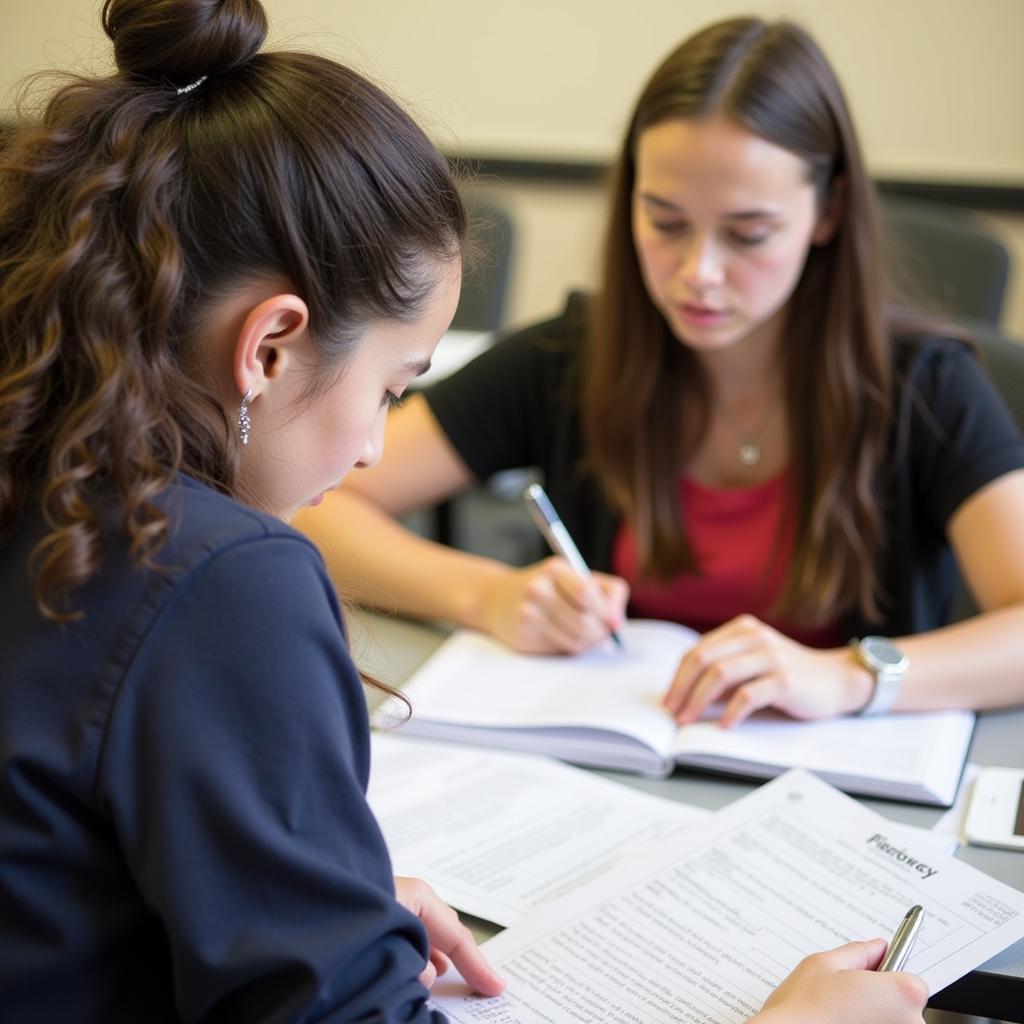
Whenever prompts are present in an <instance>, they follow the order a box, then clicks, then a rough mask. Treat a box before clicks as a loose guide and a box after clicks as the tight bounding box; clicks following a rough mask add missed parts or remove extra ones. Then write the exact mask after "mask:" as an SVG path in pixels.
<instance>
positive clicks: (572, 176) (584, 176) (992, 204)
mask: <svg viewBox="0 0 1024 1024" xmlns="http://www.w3.org/2000/svg"><path fill="white" fill-rule="evenodd" d="M451 159H452V160H453V162H454V163H455V164H456V166H457V167H458V169H460V170H462V171H464V172H467V173H468V174H469V176H470V177H471V178H472V177H480V178H488V179H492V178H498V179H503V180H505V181H509V182H525V181H529V182H535V183H546V184H552V185H598V184H600V183H601V182H602V181H603V180H604V177H605V174H606V173H607V171H608V165H607V164H605V163H601V162H598V161H590V160H541V159H520V158H518V157H501V156H487V155H486V154H481V153H469V154H461V155H459V156H458V157H452V158H451ZM876 184H877V185H878V188H879V189H880V191H881V192H883V193H884V194H886V195H894V196H905V197H908V198H913V199H929V200H932V201H933V202H937V203H948V204H950V205H952V206H965V207H970V208H972V209H978V210H998V211H1003V212H1005V211H1015V212H1020V211H1024V184H1021V185H988V184H984V183H980V182H971V181H949V182H938V181H921V180H915V179H910V178H907V179H903V178H900V179H895V178H879V179H877V181H876Z"/></svg>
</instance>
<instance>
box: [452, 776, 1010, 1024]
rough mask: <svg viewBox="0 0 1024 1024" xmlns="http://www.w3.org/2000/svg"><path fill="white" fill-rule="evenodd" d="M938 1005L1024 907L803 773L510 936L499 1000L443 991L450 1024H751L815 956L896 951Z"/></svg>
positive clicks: (998, 946) (493, 955) (494, 945)
mask: <svg viewBox="0 0 1024 1024" xmlns="http://www.w3.org/2000/svg"><path fill="white" fill-rule="evenodd" d="M918 903H919V904H921V905H922V906H923V907H924V910H925V916H924V923H923V925H922V928H921V931H920V933H919V935H918V937H917V942H916V944H915V946H914V949H913V952H912V953H911V956H910V959H909V962H908V963H907V965H906V967H905V970H908V971H911V972H913V973H915V974H919V975H921V976H922V977H923V978H924V980H925V981H926V982H927V984H928V986H929V988H930V990H931V991H932V992H933V993H934V992H937V991H938V990H940V989H942V988H944V987H945V986H946V985H949V984H950V983H952V982H953V981H955V980H956V979H957V978H959V977H961V976H962V975H964V974H966V973H967V972H968V971H970V970H972V969H973V968H975V967H977V966H978V965H979V964H982V963H984V962H985V961H986V960H988V959H989V958H991V957H992V956H994V955H995V954H996V953H998V952H1000V951H1001V950H1003V949H1005V948H1006V947H1008V946H1010V945H1011V944H1012V943H1014V942H1016V941H1018V940H1019V939H1021V938H1022V937H1024V893H1021V892H1018V891H1017V890H1015V889H1011V888H1010V887H1009V886H1006V885H1004V884H1002V883H1001V882H998V881H996V880H994V879H992V878H989V877H988V876H987V875H984V874H982V873H981V872H979V871H977V870H976V869H974V868H972V867H970V866H969V865H967V864H964V863H962V862H960V861H958V860H954V859H953V858H952V857H950V856H948V855H946V854H944V853H942V852H940V851H938V850H936V848H935V846H934V844H930V843H926V842H924V841H920V842H919V841H918V840H917V839H916V838H915V837H913V836H912V835H907V834H905V833H902V832H898V831H897V830H896V829H895V828H894V827H893V826H892V825H891V823H890V822H888V821H887V820H886V819H884V818H882V817H881V816H880V815H878V814H876V813H874V812H873V811H871V810H869V809H868V808H866V807H864V806H862V805H861V804H859V803H857V802H856V801H854V800H852V799H850V798H849V797H846V796H844V795H843V794H842V793H840V792H839V791H838V790H835V789H833V788H832V787H831V786H829V785H828V784H827V783H825V782H822V781H821V780H820V779H818V778H816V777H814V776H812V775H810V774H808V773H806V772H803V771H799V770H794V771H790V772H787V773H786V774H784V775H782V776H780V777H779V778H777V779H775V780H774V781H772V782H770V783H767V784H766V785H764V786H762V787H761V788H760V789H757V790H755V791H754V792H752V793H750V794H749V795H747V796H745V797H742V798H740V799H739V800H737V801H735V802H734V803H732V804H730V805H728V806H727V807H725V808H723V809H722V810H720V811H718V812H717V813H716V814H715V815H713V816H712V817H711V818H709V819H706V820H705V821H703V822H697V823H695V824H693V825H691V826H690V827H689V828H688V829H685V830H683V831H681V832H680V833H679V834H678V835H677V836H675V837H673V839H672V840H671V842H666V843H662V844H660V845H659V846H658V847H656V848H654V849H651V850H650V851H649V852H648V854H647V855H646V856H644V857H643V858H636V859H632V860H630V861H629V862H627V863H624V864H622V865H621V866H620V867H619V868H617V869H616V870H615V871H613V872H609V873H607V874H605V875H604V876H602V877H600V878H597V879H595V880H594V881H593V882H592V883H590V884H588V885H586V886H583V887H580V888H578V889H576V890H575V892H573V893H572V894H571V895H569V896H567V897H565V898H564V899H562V900H559V901H557V902H553V903H550V904H548V905H547V906H546V907H544V908H543V909H541V910H539V911H537V912H536V913H534V914H531V915H530V917H529V918H527V919H525V920H523V921H522V922H520V923H519V924H516V925H513V926H512V927H511V928H508V929H507V930H506V931H504V932H502V933H501V934H500V935H498V936H496V937H495V938H494V939H492V940H491V941H490V942H488V943H486V945H485V947H484V948H485V950H486V952H487V955H488V958H489V959H490V961H491V963H492V964H493V965H494V966H495V968H496V969H497V970H498V971H499V972H500V973H501V974H502V975H503V976H504V977H505V978H506V979H507V981H508V988H507V990H506V992H505V993H504V994H503V995H501V996H498V997H497V998H494V999H483V998H481V997H478V996H473V995H471V994H469V993H468V992H467V990H466V988H465V985H464V984H463V983H462V981H461V979H460V978H458V976H457V975H454V974H453V975H452V976H451V977H449V976H445V977H444V978H442V979H441V980H440V981H439V982H438V983H437V985H436V986H435V988H434V1003H435V1005H436V1006H437V1007H438V1008H440V1009H442V1010H444V1011H445V1012H446V1013H447V1014H448V1015H449V1018H450V1020H451V1021H453V1022H454V1024H471V1022H472V1024H475V1022H481V1021H486V1022H488V1024H550V1022H551V1021H564V1020H577V1019H579V1020H587V1021H589V1022H593V1024H601V1022H607V1024H621V1022H630V1024H677V1022H679V1021H689V1022H697V1024H713V1022H714V1024H741V1022H743V1021H746V1020H747V1019H748V1018H749V1017H750V1016H751V1015H752V1014H753V1013H755V1012H756V1011H757V1010H758V1009H759V1008H760V1006H761V1005H762V1003H763V1002H764V1000H765V999H766V998H767V997H768V995H769V994H770V993H771V991H772V990H773V989H774V987H775V986H776V985H777V984H778V983H779V982H780V981H781V980H782V979H783V978H784V977H785V976H786V975H787V974H788V973H789V972H790V971H791V970H792V969H793V967H795V966H796V964H797V963H798V962H799V961H800V960H801V959H802V958H803V957H804V956H806V955H807V954H809V953H812V952H815V951H818V950H822V949H828V948H832V947H834V946H837V945H840V944H842V943H844V942H847V941H849V940H851V939H868V938H875V937H878V936H881V937H884V938H886V939H888V938H889V937H890V936H891V935H892V934H893V931H894V929H895V927H896V925H897V924H898V923H899V921H900V920H901V919H902V918H903V916H904V914H905V913H906V912H907V910H908V908H910V907H911V906H913V905H914V904H918Z"/></svg>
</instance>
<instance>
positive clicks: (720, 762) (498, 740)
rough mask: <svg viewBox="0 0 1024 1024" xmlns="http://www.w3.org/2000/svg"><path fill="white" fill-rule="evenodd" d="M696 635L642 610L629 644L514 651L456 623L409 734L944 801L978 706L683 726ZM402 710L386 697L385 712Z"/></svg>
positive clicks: (420, 681) (415, 693)
mask: <svg viewBox="0 0 1024 1024" xmlns="http://www.w3.org/2000/svg"><path fill="white" fill-rule="evenodd" d="M696 637H697V635H696V634H695V633H694V632H693V631H692V630H689V629H686V628H685V627H683V626H679V625H676V624H674V623H670V622H648V621H632V622H628V623H626V626H625V628H624V630H623V640H624V642H625V643H624V649H623V650H621V651H620V650H618V649H615V648H613V647H612V645H611V644H608V645H606V646H605V647H603V648H599V649H595V650H591V651H588V652H587V653H585V654H581V655H577V656H575V657H541V656H536V655H525V654H517V653H515V652H513V651H511V650H510V649H509V648H507V647H505V646H504V645H503V644H501V643H500V642H498V641H497V640H493V639H491V638H489V637H486V636H483V635H481V634H477V633H471V632H466V631H460V632H456V633H453V634H452V636H451V637H449V638H448V639H447V640H446V641H445V642H444V643H443V644H442V645H441V646H440V647H439V648H438V649H437V651H435V652H434V654H433V655H432V656H431V657H430V658H429V659H428V660H427V661H426V662H425V663H424V664H423V666H422V667H421V668H420V669H419V670H418V671H417V672H416V673H415V674H414V675H413V677H412V678H411V679H410V681H409V683H408V684H407V686H406V687H405V693H406V695H407V696H408V697H409V699H410V700H411V702H412V707H413V713H412V718H411V719H410V720H409V721H408V722H407V723H405V725H403V726H402V731H403V732H404V733H405V734H406V735H415V736H423V737H426V738H430V739H442V740H459V741H462V742H467V743H476V744H478V745H484V746H488V747H496V748H504V749H507V750H521V751H527V752H531V753H536V754H550V755H552V756H554V757H559V758H561V759H563V760H565V761H571V762H573V763H575V764H583V765H589V766H593V767H599V768H613V769H619V770H622V771H633V772H641V773H643V774H647V775H654V776H664V775H667V774H669V773H670V772H671V771H672V770H673V768H674V767H675V765H676V764H680V765H687V766H690V767H694V768H704V769H709V770H712V771H720V772H727V773H730V774H736V775H746V776H753V777H756V778H773V777H774V776H776V775H778V774H779V773H780V772H782V771H784V770H785V769H787V768H793V767H797V768H805V769H807V770H808V771H812V772H814V773H815V774H817V775H819V776H821V777H822V778H824V779H826V780H827V781H829V782H831V783H832V784H833V785H835V786H837V787H838V788H840V789H842V790H845V791H846V792H848V793H857V794H861V795H864V796H880V797H887V798H890V799H895V800H906V801H910V802H914V803H924V804H936V805H939V806H945V807H948V806H949V805H950V804H951V803H952V802H953V798H954V797H955V795H956V790H957V784H958V782H959V780H960V775H961V772H962V770H963V765H964V761H965V759H966V756H967V748H968V745H969V744H970V739H971V733H972V731H973V728H974V715H973V713H972V712H969V711H937V712H917V713H913V714H894V715H887V716H881V717H878V718H839V719H830V720H826V721H821V722H797V721H794V720H792V719H790V718H787V717H785V716H783V715H780V714H777V713H774V712H768V713H762V714H758V715H756V716H754V717H753V718H751V719H750V720H748V721H746V722H744V723H742V724H741V725H739V726H736V727H735V728H733V729H722V728H720V727H719V726H718V725H717V723H716V722H715V721H707V722H697V723H695V724H693V725H688V726H684V727H682V728H679V727H678V726H676V724H675V722H674V721H672V719H671V718H670V717H669V716H668V715H667V714H665V712H664V711H663V710H662V709H661V707H660V700H661V697H662V695H663V694H664V692H665V690H666V689H667V687H668V684H669V682H670V681H671V679H672V676H673V673H674V671H675V669H676V666H677V665H678V663H679V659H680V657H681V656H682V654H683V652H684V651H685V650H687V648H689V647H690V646H691V645H692V644H693V643H694V642H695V640H696ZM394 723H395V716H394V715H393V714H392V713H391V712H390V710H389V708H388V706H387V705H385V707H384V708H382V709H381V711H379V712H378V714H377V716H376V724H378V725H380V726H383V727H388V726H392V725H394Z"/></svg>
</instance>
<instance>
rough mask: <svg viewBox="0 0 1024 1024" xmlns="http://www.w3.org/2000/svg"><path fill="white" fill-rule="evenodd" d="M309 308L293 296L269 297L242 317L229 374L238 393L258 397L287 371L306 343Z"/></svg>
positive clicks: (284, 294) (285, 294)
mask: <svg viewBox="0 0 1024 1024" xmlns="http://www.w3.org/2000/svg"><path fill="white" fill-rule="evenodd" d="M308 324H309V307H308V306H307V305H306V303H305V302H304V301H303V300H302V299H300V298H299V297H298V296H297V295H291V294H287V293H283V294H281V295H272V296H271V297H270V298H269V299H264V300H263V301H262V302H260V303H259V305H257V306H254V307H253V308H252V309H251V310H250V311H249V313H248V315H247V316H246V317H245V320H244V321H243V323H242V326H241V328H240V330H239V332H238V338H237V339H236V341H235V347H234V358H233V365H232V369H233V373H234V378H235V385H236V386H237V388H238V393H239V394H240V395H244V394H245V393H246V392H247V391H249V389H250V388H251V389H252V394H253V397H254V398H255V397H256V396H257V395H260V394H262V393H263V392H264V391H265V390H266V388H267V387H268V386H269V385H270V383H271V382H272V381H274V380H275V379H277V378H279V377H280V376H281V375H282V374H283V373H284V371H285V370H287V369H288V367H289V365H290V364H291V362H292V361H293V360H294V359H295V357H296V349H297V347H298V344H299V343H300V342H302V341H304V340H306V327H307V326H308Z"/></svg>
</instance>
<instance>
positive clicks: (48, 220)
mask: <svg viewBox="0 0 1024 1024" xmlns="http://www.w3.org/2000/svg"><path fill="white" fill-rule="evenodd" d="M103 25H104V28H105V30H106V32H107V34H108V35H109V37H110V39H111V40H112V41H113V44H114V52H115V57H116V62H117V71H116V73H115V74H113V75H112V76H110V77H104V78H87V77H81V76H72V77H71V78H70V80H69V81H66V82H65V83H64V84H63V85H62V86H61V87H60V88H59V89H58V90H57V91H56V92H55V93H54V94H53V96H52V98H51V99H50V100H49V102H48V104H47V105H46V107H45V111H44V112H43V113H42V116H41V117H40V118H32V119H29V118H24V117H23V119H22V123H21V124H19V125H18V126H16V129H15V131H14V135H13V138H11V139H10V140H9V142H8V144H7V145H6V146H5V148H4V152H3V164H2V165H0V543H2V541H3V539H4V536H5V535H6V534H8V533H9V531H10V530H11V528H12V527H13V524H14V523H15V521H16V520H17V519H18V517H19V515H20V514H21V513H22V511H23V510H24V509H25V507H26V506H27V505H28V504H29V503H30V502H40V503H41V508H42V511H43V515H44V517H45V520H46V523H47V525H48V529H49V532H48V533H47V534H46V535H45V536H44V537H43V539H42V540H41V542H40V543H39V544H38V546H37V547H36V548H35V550H34V553H33V556H32V562H31V570H32V572H33V574H34V587H35V594H36V601H37V604H38V606H39V608H40V611H41V612H42V613H43V614H44V615H47V616H48V617H50V618H53V619H66V618H69V617H73V615H74V609H73V607H72V606H71V604H70V603H69V599H70V595H71V594H72V592H73V591H74V590H76V589H77V588H79V587H81V586H82V585H83V584H85V583H86V582H87V581H88V580H89V579H90V578H91V577H92V575H93V574H94V573H95V571H96V569H97V567H98V564H99V559H100V549H101V529H100V518H101V509H102V508H105V507H107V506H108V505H113V507H116V508H117V509H118V514H119V516H120V523H121V529H122V530H123V531H124V532H125V534H126V535H127V536H128V537H129V538H130V541H131V546H132V552H133V555H134V556H135V557H136V558H137V559H138V560H139V561H140V562H142V563H143V564H147V565H151V564H152V558H153V556H154V554H155V553H156V551H157V550H158V549H159V547H160V545H161V543H162V541H163V539H164V537H165V536H166V533H167V530H168V528H169V522H168V518H167V515H166V514H165V513H164V512H163V511H162V510H161V508H160V507H159V506H158V504H157V503H155V501H154V499H155V498H156V497H157V496H158V495H159V494H160V492H161V491H163V490H164V489H165V488H166V487H167V486H168V484H169V483H170V482H171V481H172V480H173V478H174V477H175V475H176V474H178V473H180V472H184V473H186V474H188V475H190V476H192V477H194V478H195V479H197V480H199V481H202V482H203V483H205V484H207V485H209V486H211V487H213V488H216V489H217V490H219V491H221V492H223V493H225V494H236V493H237V483H236V470H237V462H238V455H239V447H238V441H237V436H236V430H235V428H234V424H233V422H230V419H231V416H230V413H229V412H227V413H226V412H225V410H224V409H223V408H222V406H221V405H220V404H219V402H218V401H217V399H216V397H215V395H214V394H213V393H212V391H211V390H210V389H209V388H208V387H207V386H206V384H205V382H204V381H203V380H202V379H200V377H199V376H198V374H197V373H196V371H195V370H194V366H195V362H196V361H195V358H194V351H193V348H194V335H195V333H196V328H197V326H198V325H199V324H200V322H201V321H202V319H203V317H204V316H205V315H206V314H207V312H208V311H209V309H210V308H211V306H212V305H213V304H214V303H215V302H216V301H217V300H218V299H220V298H222V297H224V296H226V295H228V294H229V293H230V291H231V290H232V289H233V288H234V287H236V286H238V285H239V284H241V283H243V282H247V281H250V280H253V279H257V278H260V277H263V276H266V277H270V278H272V279H283V280H285V281H287V282H289V283H290V287H292V288H294V289H295V291H296V292H297V293H298V294H299V295H300V296H301V297H302V298H303V299H304V300H305V302H306V303H307V305H308V307H309V312H310V326H311V333H312V335H313V338H314V340H315V342H316V344H317V347H318V350H319V354H320V363H321V365H320V370H319V372H316V373H314V374H313V375H312V377H311V385H310V392H311V393H313V392H315V391H316V390H318V388H320V387H322V386H323V385H325V384H326V383H328V382H329V381H330V380H331V379H332V376H331V375H336V374H337V373H339V372H341V370H342V368H343V367H344V364H345V361H346V359H347V357H348V356H349V355H350V353H351V352H352V350H353V346H354V345H356V344H357V343H358V339H359V335H360V333H361V331H362V329H363V328H364V327H365V325H366V324H367V322H368V321H369V320H371V319H375V318H393V319H411V318H412V317H414V315H415V314H416V312H417V309H418V308H419V306H420V303H421V302H422V301H423V299H424V298H425V296H426V295H427V294H428V292H429V289H430V287H431V285H432V283H433V278H432V276H431V275H430V274H429V273H428V269H429V267H430V266H432V265H434V264H436V261H438V260H449V259H457V258H458V255H459V251H460V246H461V242H462V239H463V236H464V234H465V229H466V224H465V213H464V210H463V206H462V202H461V200H460V198H459V194H458V191H457V189H456V186H455V183H454V181H453V179H452V176H451V173H450V171H449V168H448V165H447V162H446V161H445V160H444V158H443V157H442V156H441V155H440V154H439V153H438V152H437V151H436V150H435V148H434V147H433V146H432V145H431V144H430V142H429V141H428V140H427V138H426V137H425V136H424V134H423V132H422V131H421V130H420V129H419V127H417V125H416V124H415V123H414V122H413V121H412V119H411V118H410V117H409V116H408V114H406V113H405V112H404V111H403V110H402V109H401V108H400V107H399V106H398V105H397V104H396V103H395V102H394V101H393V100H392V99H390V98H389V97H388V96H387V95H385V93H383V92H382V91H381V90H380V89H378V88H377V87H376V86H375V85H373V84H372V83H370V82H368V81H367V80H366V79H364V78H362V77H361V76H360V75H358V74H356V73H355V72H354V71H352V70H350V69H349V68H347V67H344V66H343V65H341V64H338V63H335V62H334V61H331V60H327V59H325V58H322V57H318V56H313V55H310V54H305V53H297V52H296V53H292V52H273V53H261V52H258V51H259V50H260V47H261V46H262V44H263V41H264V37H265V34H266V31H267V22H266V17H265V15H264V12H263V8H262V7H261V5H260V4H259V3H258V2H256V0H106V3H105V4H104V6H103Z"/></svg>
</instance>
